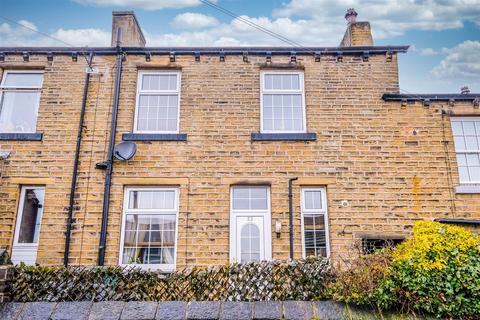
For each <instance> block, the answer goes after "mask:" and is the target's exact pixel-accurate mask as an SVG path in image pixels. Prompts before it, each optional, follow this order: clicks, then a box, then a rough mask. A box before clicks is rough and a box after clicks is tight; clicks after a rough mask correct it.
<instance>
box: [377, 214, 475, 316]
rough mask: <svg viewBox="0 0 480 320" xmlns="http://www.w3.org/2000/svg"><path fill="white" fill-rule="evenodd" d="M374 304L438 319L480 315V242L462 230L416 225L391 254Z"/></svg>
mask: <svg viewBox="0 0 480 320" xmlns="http://www.w3.org/2000/svg"><path fill="white" fill-rule="evenodd" d="M392 257H393V261H392V266H391V275H390V276H389V277H388V278H386V279H384V280H383V281H382V283H381V285H380V286H379V289H378V290H379V292H381V293H382V295H380V296H378V295H377V298H378V301H377V303H378V304H380V305H381V306H383V307H389V306H394V305H398V304H400V305H401V306H402V307H404V308H406V309H407V310H419V311H426V312H428V313H431V314H434V315H436V316H437V317H454V318H468V317H475V316H477V317H478V316H479V315H480V237H479V236H478V235H477V234H475V233H473V232H470V231H468V230H466V229H464V228H461V227H456V226H449V225H444V224H440V223H436V222H431V221H418V222H416V223H415V225H414V228H413V238H411V239H410V240H407V241H406V242H404V243H402V244H400V245H399V246H398V247H397V248H396V249H395V250H394V252H393V254H392Z"/></svg>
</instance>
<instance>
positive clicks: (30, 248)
mask: <svg viewBox="0 0 480 320" xmlns="http://www.w3.org/2000/svg"><path fill="white" fill-rule="evenodd" d="M29 189H42V190H43V195H44V200H43V202H44V203H43V204H42V208H41V213H40V215H41V217H40V225H39V226H38V239H37V242H33V243H19V242H18V237H19V236H20V225H21V223H22V219H23V207H24V205H25V193H26V191H27V190H29ZM45 195H46V194H45V186H44V185H43V186H42V185H22V186H21V189H20V198H19V201H18V208H17V217H16V221H15V233H14V236H13V245H12V258H13V259H14V260H16V257H15V256H16V255H19V256H25V255H32V254H33V253H35V257H32V261H33V262H35V261H36V260H37V252H38V243H39V242H40V233H41V229H42V220H43V212H44V209H45ZM33 258H34V259H33ZM27 264H28V263H27ZM32 264H33V263H32Z"/></svg>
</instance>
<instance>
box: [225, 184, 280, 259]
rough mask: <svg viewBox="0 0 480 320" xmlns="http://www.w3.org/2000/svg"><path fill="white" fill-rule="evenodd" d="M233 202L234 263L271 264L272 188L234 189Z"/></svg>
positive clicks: (231, 230) (231, 232)
mask: <svg viewBox="0 0 480 320" xmlns="http://www.w3.org/2000/svg"><path fill="white" fill-rule="evenodd" d="M230 202H231V205H230V261H231V262H238V263H248V262H254V261H261V260H271V259H272V237H271V217H270V188H269V187H266V186H234V187H232V189H231V201H230Z"/></svg>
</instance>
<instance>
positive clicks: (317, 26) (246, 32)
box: [0, 0, 480, 93]
mask: <svg viewBox="0 0 480 320" xmlns="http://www.w3.org/2000/svg"><path fill="white" fill-rule="evenodd" d="M214 2H215V3H216V4H217V5H220V6H222V7H224V8H227V9H229V10H230V11H233V12H235V13H237V14H238V15H242V16H243V17H245V18H247V19H249V20H251V21H253V22H255V23H257V24H260V25H261V26H263V27H265V28H267V29H269V30H272V31H275V32H277V33H280V34H282V35H284V36H285V37H287V38H289V39H292V40H294V41H296V42H298V43H301V44H302V45H308V46H315V45H317V46H336V45H338V43H339V42H340V40H341V38H342V36H343V33H344V31H345V27H346V22H345V20H344V18H343V16H344V13H345V11H346V9H347V8H350V7H354V8H355V9H356V10H357V12H358V13H359V16H358V20H359V21H364V20H366V21H370V23H371V25H372V30H373V36H374V41H375V44H376V45H386V44H392V45H403V44H408V45H411V46H412V47H411V49H410V51H409V52H408V53H407V54H402V55H401V56H400V86H401V88H402V89H403V90H405V91H406V92H412V93H440V92H450V93H456V92H459V91H460V87H461V86H463V85H468V86H469V87H470V89H471V91H472V92H480V0H386V1H382V0H364V1H352V0H336V1H330V0H284V1H278V0H262V1H258V0H257V1H254V0H216V1H214ZM0 3H1V5H0V6H1V8H2V9H1V11H0V16H2V17H5V18H8V19H10V20H13V21H16V22H18V23H20V24H22V25H25V26H28V27H30V28H33V29H35V30H38V31H40V32H43V33H47V34H49V35H51V36H52V37H55V38H58V39H61V40H62V41H64V42H67V43H69V44H72V45H78V46H83V45H88V46H107V45H109V41H110V28H111V11H112V10H134V11H135V13H136V15H137V17H138V18H139V20H140V24H141V26H142V29H143V30H144V33H145V35H146V37H147V45H150V46H170V45H178V46H200V45H201V46H208V45H224V46H232V45H285V44H284V43H282V42H280V41H279V40H276V39H274V38H272V37H270V36H268V35H266V34H263V33H261V32H259V31H258V30H254V29H251V28H250V27H249V26H247V25H245V24H242V23H241V22H239V21H238V20H236V19H233V18H232V17H230V16H228V15H225V14H224V13H221V12H219V11H217V10H215V9H213V8H211V7H208V6H206V5H205V4H202V3H201V2H200V0H42V1H39V0H36V1H35V0H0ZM25 45H34V46H63V44H62V43H60V42H57V41H55V40H52V39H51V38H47V37H44V36H42V35H40V34H38V33H35V32H33V31H30V30H29V29H26V28H23V27H21V26H19V25H17V24H15V23H12V22H10V21H8V20H5V19H2V18H1V17H0V46H25Z"/></svg>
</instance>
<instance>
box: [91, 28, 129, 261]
mask: <svg viewBox="0 0 480 320" xmlns="http://www.w3.org/2000/svg"><path fill="white" fill-rule="evenodd" d="M121 31H122V30H121V29H120V28H119V29H117V45H116V51H117V62H116V74H115V84H114V93H113V109H112V122H111V125H110V141H109V143H108V153H107V160H106V161H104V162H103V163H101V164H97V168H105V169H106V172H105V184H104V193H103V209H102V228H101V231H100V243H99V248H98V265H99V266H103V265H104V262H105V249H106V248H105V246H106V243H107V226H108V209H109V207H110V188H111V182H112V171H113V149H114V147H115V133H116V131H117V115H118V101H119V96H120V81H121V79H122V67H123V50H122V47H121V42H120V39H121V37H122V32H121Z"/></svg>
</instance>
